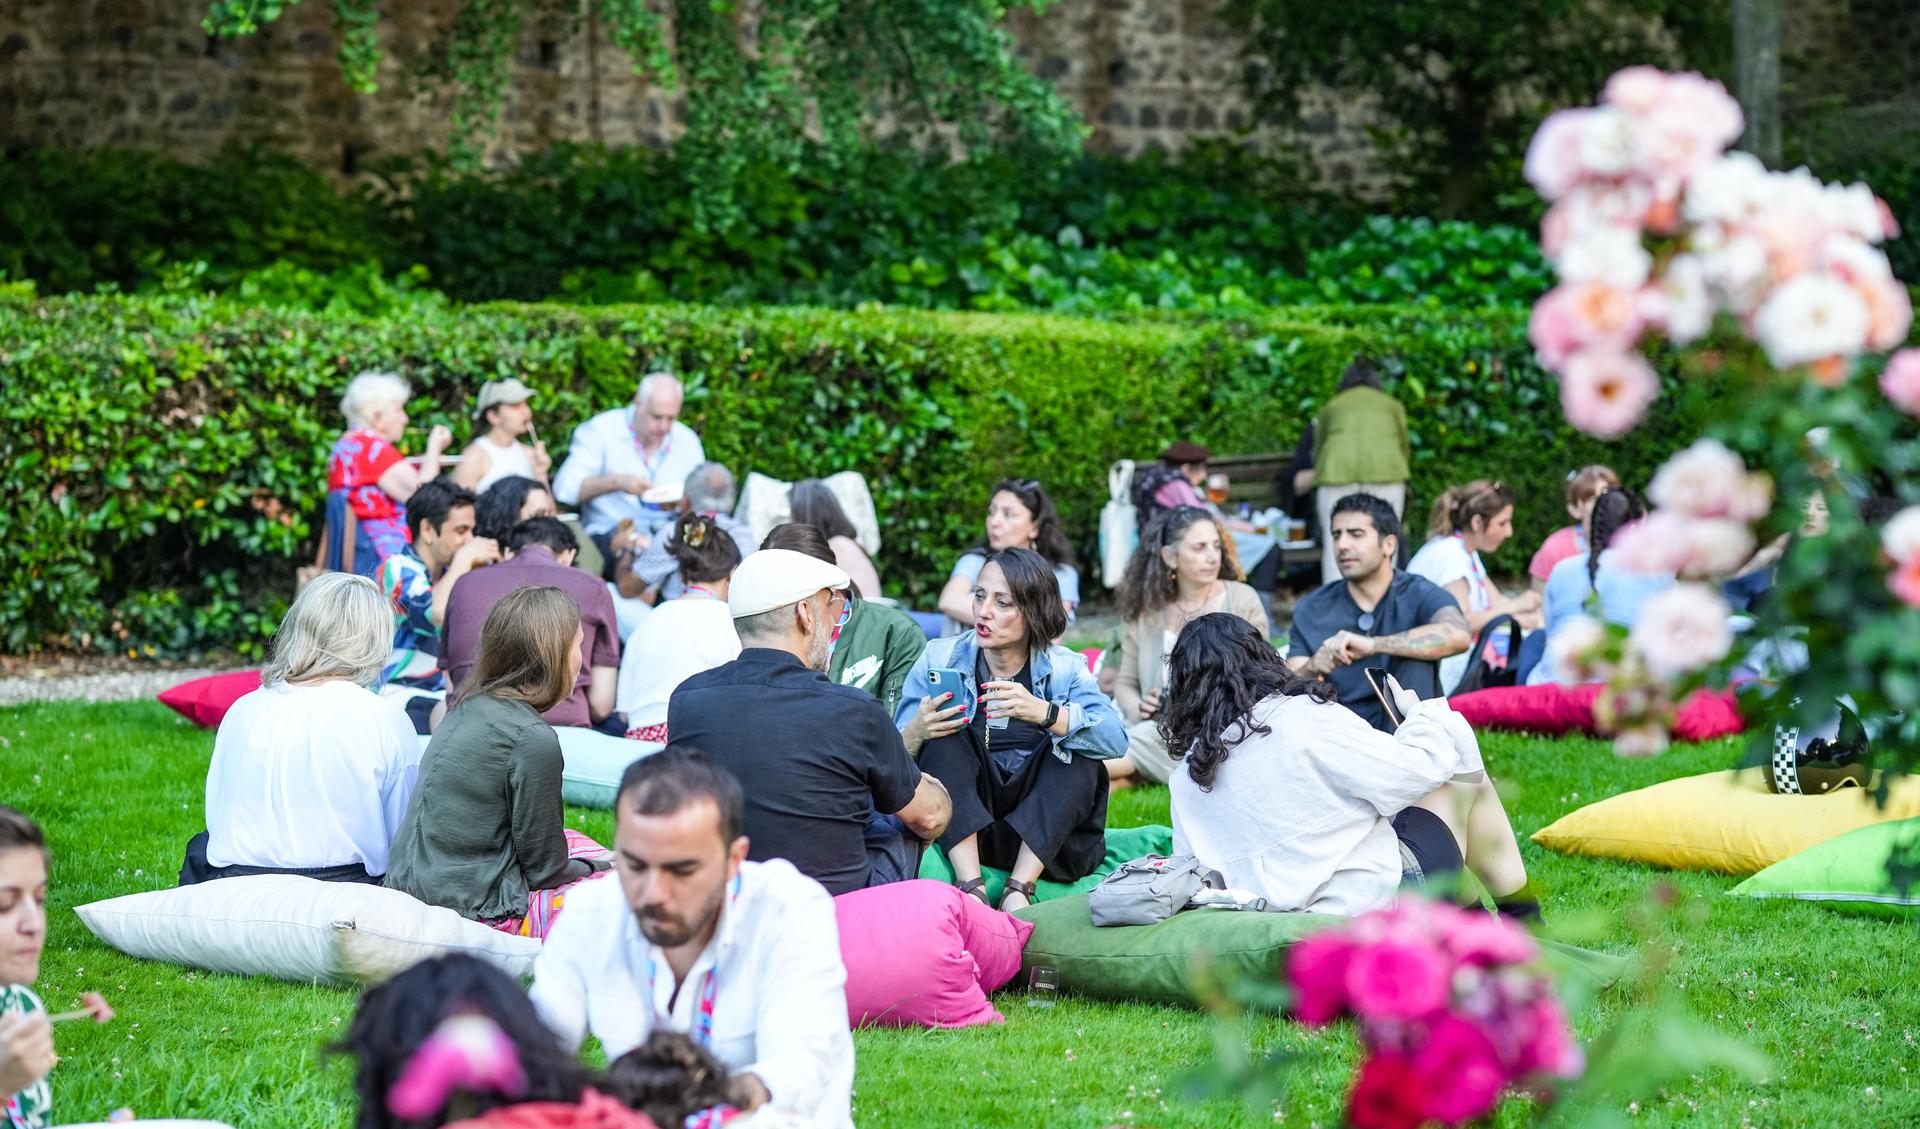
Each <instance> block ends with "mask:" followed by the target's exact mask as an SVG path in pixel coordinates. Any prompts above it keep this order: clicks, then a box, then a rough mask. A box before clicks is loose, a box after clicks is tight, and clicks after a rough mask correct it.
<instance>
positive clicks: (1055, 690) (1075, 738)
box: [893, 634, 1127, 764]
mask: <svg viewBox="0 0 1920 1129" xmlns="http://www.w3.org/2000/svg"><path fill="white" fill-rule="evenodd" d="M979 653H980V645H979V643H978V642H976V641H975V639H974V637H973V636H972V635H971V634H968V635H955V636H951V637H949V638H946V639H935V640H933V641H932V642H930V643H928V644H927V648H926V650H924V651H922V652H920V660H919V661H918V662H916V663H914V664H913V669H912V670H910V671H908V672H907V682H906V685H905V686H902V687H901V688H900V707H899V708H898V709H896V710H895V711H894V716H893V723H894V725H895V726H904V725H906V724H907V722H909V721H912V720H913V715H914V713H915V712H917V711H918V710H919V709H920V703H921V701H922V700H924V699H925V698H926V696H927V694H928V693H929V691H930V690H931V687H930V686H929V685H928V682H927V672H928V671H930V670H933V669H934V668H936V667H949V668H952V669H954V670H961V671H965V672H966V673H967V675H968V677H972V675H973V670H974V666H975V659H976V658H977V657H978V655H979ZM1031 664H1032V669H1031V671H1030V673H1031V674H1032V676H1033V696H1034V697H1036V698H1039V699H1040V700H1041V701H1043V702H1058V703H1060V708H1061V709H1062V710H1064V711H1065V712H1066V715H1067V735H1066V736H1065V737H1055V738H1054V739H1053V755H1054V756H1056V757H1058V758H1059V759H1060V761H1061V763H1063V764H1064V763H1066V762H1068V761H1071V760H1072V759H1073V754H1075V753H1079V754H1080V755H1081V756H1083V757H1087V758H1089V759H1091V760H1101V761H1104V760H1112V759H1113V758H1115V757H1117V756H1121V755H1122V754H1124V753H1125V752H1126V751H1127V726H1126V723H1125V722H1124V721H1122V720H1121V719H1120V711H1119V710H1118V709H1117V708H1115V707H1114V704H1113V700H1112V699H1111V698H1108V697H1107V696H1106V695H1105V694H1102V693H1101V692H1100V683H1099V681H1098V680H1097V679H1095V678H1094V676H1093V673H1092V672H1091V671H1089V670H1088V669H1087V661H1086V659H1085V658H1083V657H1081V656H1080V655H1078V654H1076V653H1074V652H1073V651H1069V650H1068V649H1066V648H1065V647H1057V646H1056V647H1048V648H1046V649H1044V650H1036V651H1034V652H1033V658H1032V659H1031Z"/></svg>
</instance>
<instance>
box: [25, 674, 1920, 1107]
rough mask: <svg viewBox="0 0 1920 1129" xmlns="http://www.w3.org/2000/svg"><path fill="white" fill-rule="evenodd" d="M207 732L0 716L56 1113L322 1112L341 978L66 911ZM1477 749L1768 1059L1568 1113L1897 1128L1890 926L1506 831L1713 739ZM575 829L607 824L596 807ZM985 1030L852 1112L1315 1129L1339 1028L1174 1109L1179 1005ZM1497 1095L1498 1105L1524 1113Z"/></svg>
mask: <svg viewBox="0 0 1920 1129" xmlns="http://www.w3.org/2000/svg"><path fill="white" fill-rule="evenodd" d="M212 747H213V735H212V733H210V732H208V731H205V730H199V729H195V728H193V727H191V726H190V725H188V724H187V723H185V722H184V721H181V720H178V719H176V718H175V717H174V716H173V715H172V714H171V713H169V712H168V711H167V710H165V709H164V708H163V707H161V706H159V705H157V704H152V703H137V704H118V705H81V704H67V703H60V704H53V705H32V706H25V707H20V708H15V709H5V710H0V799H4V800H5V802H8V803H11V804H15V805H17V806H19V807H21V808H24V809H25V810H26V811H27V812H28V813H30V814H32V815H33V816H35V817H36V818H38V819H39V820H40V821H41V822H42V823H43V824H44V825H45V826H46V828H47V831H48V834H49V835H50V837H51V839H52V844H53V850H54V853H55V859H54V882H53V899H52V903H51V906H50V909H51V911H52V912H51V917H52V922H51V926H50V931H51V936H50V938H49V942H48V945H47V954H46V959H45V961H44V963H43V965H42V969H41V980H40V989H41V992H42V994H43V995H44V996H45V997H46V999H47V1002H48V1004H49V1006H51V1007H53V1008H55V1009H56V1010H58V1009H60V1008H64V1007H68V1006H72V1005H73V1004H74V1002H75V1001H76V1000H77V998H78V996H79V994H80V993H81V992H82V991H85V990H90V989H91V990H99V991H103V992H105V993H106V995H107V997H108V999H110V1000H111V1001H112V1002H113V1004H114V1005H115V1007H116V1008H117V1009H118V1010H119V1016H120V1017H119V1019H118V1020H117V1021H115V1022H114V1023H113V1024H111V1025H109V1026H106V1027H91V1026H85V1027H83V1026H82V1025H79V1024H69V1025H63V1026H62V1028H61V1029H60V1031H59V1050H60V1053H61V1055H62V1057H63V1060H64V1061H63V1063H62V1065H61V1067H60V1068H59V1070H58V1071H57V1072H56V1073H55V1075H54V1085H55V1100H56V1108H57V1111H58V1114H59V1116H60V1117H61V1118H62V1119H63V1120H66V1121H78V1120H89V1119H93V1118H98V1117H102V1116H104V1115H105V1114H106V1113H108V1112H109V1111H111V1110H113V1109H116V1108H118V1107H121V1106H127V1107H130V1108H132V1109H133V1110H134V1111H135V1112H137V1113H139V1114H143V1115H145V1116H149V1117H157V1116H168V1115H170V1116H180V1117H192V1116H197V1117H210V1118H217V1119H221V1120H226V1121H230V1122H233V1123H235V1124H236V1125H240V1126H243V1127H245V1129H264V1127H270V1126H311V1125H344V1124H346V1123H347V1122H348V1121H349V1120H350V1118H351V1116H352V1099H351V1097H350V1095H349V1092H348V1087H347V1070H346V1068H345V1064H344V1063H342V1062H338V1061H329V1060H328V1059H326V1058H324V1057H322V1055H321V1054H320V1050H321V1048H322V1047H323V1046H324V1045H325V1044H326V1043H327V1042H328V1041H330V1040H331V1039H333V1038H334V1037H335V1036H336V1035H338V1033H339V1032H340V1031H341V1030H342V1028H343V1027H344V1026H345V1024H346V1023H347V1021H348V1020H349V1019H350V1018H351V1016H352V1012H353V1006H354V998H353V995H352V994H351V993H349V992H344V991H338V990H334V989H327V988H312V987H300V986H296V985H291V984H283V983H279V982H276V981H268V980H251V979H243V978H239V977H231V976H221V975H213V974H208V973H196V972H191V971H188V970H185V969H180V968H174V967H171V966H167V965H159V964H150V963H146V962H143V961H136V960H132V959H129V958H127V957H123V956H121V955H119V954H118V953H115V952H113V951H112V950H110V949H108V948H106V947H105V946H103V945H101V944H100V943H99V942H97V941H95V940H94V939H93V937H92V935H91V934H89V933H88V932H87V931H86V929H85V928H84V927H83V926H82V925H81V924H80V922H79V920H78V919H77V918H76V917H75V916H74V915H73V914H72V913H71V912H70V910H71V908H72V907H73V906H74V905H76V904H80V903H83V902H87V901H91V900H93V899H97V898H106V897H112V896H115V895H118V894H126V893H132V892H135V891H139V890H149V889H155V888H159V887H162V886H170V885H172V884H173V882H174V878H175V875H176V873H177V872H178V868H179V863H180V854H181V848H182V847H183V846H184V844H185V843H186V840H187V837H188V836H189V835H190V834H192V833H193V832H195V831H197V830H199V829H200V828H201V826H202V819H201V795H202V784H203V780H204V776H205V770H206V765H207V758H208V756H209V754H210V753H211V751H212ZM1486 753H1487V760H1488V762H1489V765H1490V766H1491V767H1492V769H1493V770H1494V772H1495V773H1496V775H1497V776H1498V778H1499V779H1500V780H1501V781H1502V782H1503V784H1504V785H1506V786H1508V787H1509V788H1510V796H1509V802H1508V806H1509V810H1510V811H1511V813H1512V815H1513V818H1514V821H1515V823H1516V825H1517V826H1518V829H1519V830H1520V832H1521V835H1522V841H1523V844H1524V845H1525V849H1526V851H1527V862H1528V865H1529V866H1530V867H1531V868H1532V871H1533V874H1534V879H1535V882H1536V885H1538V886H1539V887H1540V888H1541V889H1542V890H1543V891H1544V892H1545V894H1546V907H1547V914H1548V916H1549V918H1550V919H1551V920H1553V921H1556V922H1559V923H1562V924H1563V925H1565V926H1569V927H1572V928H1574V929H1575V930H1576V931H1578V932H1579V933H1580V935H1579V936H1578V937H1577V938H1574V939H1577V940H1580V941H1582V942H1583V943H1586V944H1589V945H1592V946H1594V947H1596V948H1600V949H1604V950H1606V951H1610V952H1615V953H1622V954H1624V953H1630V952H1632V951H1633V949H1634V945H1635V937H1636V934H1635V933H1634V931H1633V926H1631V925H1630V924H1629V919H1630V917H1631V916H1632V915H1633V911H1634V910H1635V909H1636V908H1637V907H1639V906H1641V905H1642V904H1643V903H1644V902H1645V900H1646V895H1647V890H1648V888H1649V887H1650V886H1652V885H1655V884H1660V883H1666V884H1671V887H1672V888H1673V889H1674V890H1676V891H1677V892H1678V894H1679V895H1680V898H1681V905H1680V907H1679V909H1678V911H1677V912H1675V913H1673V914H1671V915H1670V916H1668V917H1667V918H1665V919H1664V922H1665V923H1664V924H1662V925H1661V926H1659V928H1660V929H1661V930H1663V931H1664V932H1663V934H1662V935H1663V936H1665V937H1666V938H1667V940H1669V941H1670V943H1671V944H1672V945H1673V946H1674V949H1675V954H1676V955H1675V959H1674V962H1673V964H1672V965H1671V967H1670V969H1669V971H1668V973H1667V978H1668V984H1669V987H1670V988H1671V989H1672V990H1674V991H1675V992H1676V993H1677V994H1679V995H1680V996H1681V997H1683V998H1684V1000H1685V1001H1686V1004H1687V1006H1688V1007H1689V1008H1690V1009H1691V1010H1692V1011H1693V1012H1694V1013H1695V1014H1696V1015H1697V1016H1699V1017H1700V1018H1702V1019H1703V1020H1705V1021H1707V1022H1708V1023H1709V1024H1710V1025H1711V1026H1712V1027H1714V1028H1715V1029H1717V1030H1719V1031H1721V1032H1724V1033H1727V1034H1732V1035H1737V1036H1741V1037H1743V1038H1745V1039H1747V1040H1749V1041H1750V1042H1751V1043H1752V1045H1753V1046H1755V1047H1756V1048H1758V1049H1759V1050H1760V1051H1761V1052H1763V1053H1764V1054H1765V1055H1766V1056H1767V1057H1768V1058H1769V1059H1770V1060H1771V1064H1772V1065H1771V1068H1770V1070H1769V1071H1768V1073H1767V1075H1766V1077H1765V1078H1764V1080H1758V1081H1755V1080H1748V1079H1746V1078H1741V1077H1736V1076H1732V1075H1728V1074H1721V1073H1708V1074H1705V1075H1700V1076H1693V1077H1686V1078H1683V1079H1681V1080H1680V1081H1679V1082H1678V1083H1677V1084H1674V1085H1672V1086H1670V1087H1669V1088H1667V1089H1666V1090H1664V1091H1662V1092H1660V1093H1658V1094H1656V1095H1653V1096H1651V1097H1648V1098H1646V1099H1644V1100H1642V1101H1641V1102H1640V1103H1639V1104H1638V1106H1637V1107H1636V1108H1635V1109H1633V1110H1631V1111H1629V1110H1628V1108H1627V1102H1626V1100H1625V1099H1624V1098H1620V1099H1619V1100H1613V1099H1611V1098H1608V1099H1597V1101H1598V1104H1597V1105H1596V1106H1595V1107H1593V1108H1590V1109H1589V1110H1587V1111H1585V1112H1590V1113H1603V1112H1613V1113H1620V1114H1625V1115H1628V1116H1630V1117H1631V1121H1632V1123H1633V1124H1648V1125H1668V1124H1687V1125H1712V1126H1723V1125H1724V1126H1731V1125H1740V1124H1754V1125H1769V1126H1771V1125H1808V1126H1814V1125H1818V1126H1836V1125H1848V1126H1851V1125H1913V1124H1916V1123H1920V1088H1916V1085H1915V1083H1916V1081H1920V1077H1917V1076H1920V1045H1916V1039H1920V988H1917V987H1916V982H1917V981H1920V977H1916V963H1915V960H1914V955H1913V954H1914V949H1915V942H1916V941H1920V936H1916V933H1915V931H1914V929H1913V927H1912V926H1910V925H1898V924H1891V923H1887V922H1881V921H1873V920H1866V919H1856V918H1848V917H1842V916H1839V915H1835V914H1832V913H1829V912H1826V911H1823V910H1820V909H1818V908H1816V907H1813V906H1808V905H1801V904H1779V903H1763V902H1749V901H1747V900H1745V899H1734V898H1729V897H1725V896H1723V895H1724V894H1725V892H1726V890H1728V889H1729V888H1730V887H1731V886H1732V885H1733V880H1731V879H1727V878H1722V877H1718V876H1713V875H1702V874H1671V875H1669V874H1662V873H1659V872H1655V871H1651V870H1648V869H1645V868H1642V867H1636V866H1627V865H1622V864H1617V863H1608V862H1600V861H1593V860H1584V859H1567V858H1560V857H1558V856H1555V855H1551V854H1547V853H1545V852H1542V851H1539V850H1537V849H1536V848H1534V847H1533V846H1532V845H1531V844H1526V843H1525V836H1526V835H1527V834H1528V833H1530V832H1531V831H1533V830H1535V829H1536V828H1539V827H1541V826H1543V825H1544V824H1546V823H1548V822H1550V821H1551V820H1552V819H1554V818H1555V817H1557V816H1559V815H1560V814H1562V813H1564V812H1566V811H1568V810H1570V809H1572V808H1574V807H1577V806H1579V805H1581V804H1584V803H1587V802H1589V801H1592V800H1597V799H1600V798H1602V797H1604V796H1608V795H1612V794H1615V793H1617V792H1621V791H1625V790H1628V789H1631V788H1636V787H1640V786H1642V785H1645V784H1650V783H1653V782H1655V781H1658V780H1662V779H1665V778H1668V777H1673V776H1680V775H1686V774H1689V773H1694V772H1701V771H1707V770H1711V769H1715V768H1721V767H1725V766H1727V765H1728V764H1730V763H1732V761H1733V760H1734V758H1735V757H1736V755H1737V750H1736V748H1735V746H1734V744H1733V743H1731V742H1725V743H1721V744H1716V745H1708V746H1685V747H1680V748H1676V749H1675V750H1673V751H1671V752H1669V753H1668V754H1667V755H1665V756H1663V757H1660V758H1657V759H1653V760H1647V761H1621V760H1618V759H1616V758H1615V757H1614V756H1613V755H1612V754H1611V753H1610V752H1609V751H1608V749H1607V747H1606V746H1605V745H1603V744H1601V743H1599V742H1595V741H1584V740H1567V741H1540V740H1533V739H1527V738H1516V737H1492V738H1489V739H1487V741H1486ZM569 814H570V816H571V817H572V821H573V824H574V825H575V826H577V827H579V828H580V829H581V830H583V831H586V832H588V833H590V834H593V835H595V836H597V837H600V838H601V839H602V840H603V841H610V836H611V833H612V827H611V819H610V816H609V813H606V812H588V811H574V812H570V813H569ZM1166 819H1167V798H1166V792H1165V790H1164V789H1149V790H1144V791H1135V792H1128V793H1120V794H1118V795H1116V796H1115V799H1114V803H1113V814H1112V821H1113V823H1114V824H1115V825H1116V826H1119V825H1130V824H1138V823H1147V822H1165V821H1166ZM1628 997H1629V994H1628V993H1627V992H1624V991H1615V992H1613V993H1610V994H1608V995H1607V996H1605V997H1603V998H1602V1000H1601V1002H1600V1004H1599V1006H1597V1007H1596V1008H1594V1009H1593V1010H1591V1011H1589V1012H1587V1013H1586V1014H1584V1015H1583V1016H1581V1017H1580V1019H1579V1021H1578V1024H1577V1026H1578V1027H1579V1029H1580V1033H1581V1035H1582V1037H1583V1038H1590V1037H1592V1036H1593V1035H1594V1034H1595V1033H1596V1032H1598V1031H1599V1030H1601V1029H1602V1028H1604V1027H1605V1026H1606V1025H1607V1024H1608V1023H1609V1022H1610V1021H1611V1020H1612V1019H1613V1018H1614V1017H1615V1016H1616V1015H1617V1014H1618V1013H1619V1012H1620V1011H1621V1010H1622V1009H1625V1008H1628V1007H1631V1006H1633V1003H1634V1001H1633V1000H1632V999H1631V998H1628ZM998 1003H999V1004H1000V1006H1001V1008H1002V1010H1004V1011H1005V1012H1006V1016H1007V1023H1006V1025H1005V1026H1002V1027H994V1028H976V1029H973V1030H967V1031H917V1030H916V1031H890V1030H889V1031H865V1032H861V1033H860V1034H858V1035H857V1036H856V1041H857V1043H858V1047H859V1055H860V1063H859V1073H858V1077H857V1080H856V1090H855V1099H854V1104H855V1114H856V1117H857V1119H858V1120H859V1122H860V1124H861V1125H863V1126H921V1125H1007V1126H1029V1125H1042V1124H1045V1125H1049V1126H1107V1125H1163V1126H1185V1125H1274V1124H1284V1125H1297V1126H1308V1125H1316V1124H1318V1125H1332V1124H1334V1123H1336V1122H1337V1118H1338V1111H1339V1109H1340V1106H1341V1098H1342V1094H1343V1091H1344V1087H1345V1084H1346V1077H1347V1072H1348V1070H1349V1069H1350V1067H1351V1064H1352V1061H1353V1054H1354V1044H1353V1040H1352V1037H1351V1035H1350V1034H1347V1033H1346V1032H1344V1031H1341V1030H1334V1031H1328V1032H1311V1031H1307V1030H1305V1029H1302V1028H1300V1027H1298V1026H1296V1025H1293V1024H1291V1023H1288V1022H1286V1021H1284V1020H1280V1019H1276V1018H1271V1017H1265V1018H1260V1019H1257V1020H1255V1021H1253V1022H1252V1023H1250V1024H1249V1026H1248V1032H1249V1035H1250V1038H1251V1039H1252V1042H1253V1044H1254V1049H1255V1050H1256V1051H1257V1052H1259V1053H1267V1052H1272V1051H1277V1050H1291V1051H1299V1052H1303V1061H1304V1062H1305V1064H1306V1065H1304V1066H1303V1067H1302V1068H1300V1069H1299V1070H1297V1071H1296V1072H1294V1073H1292V1074H1290V1075H1289V1076H1288V1080H1287V1084H1286V1087H1285V1089H1284V1090H1283V1091H1282V1097H1281V1100H1280V1101H1279V1102H1278V1103H1276V1104H1273V1105H1265V1104H1263V1105H1261V1106H1259V1107H1257V1108H1248V1107H1247V1106H1246V1105H1244V1104H1242V1103H1240V1102H1238V1101H1230V1100H1224V1099H1221V1100H1214V1101H1208V1102H1201V1103H1186V1102H1183V1101H1181V1100H1179V1099H1177V1098H1176V1097H1175V1096H1174V1090H1175V1085H1174V1083H1175V1082H1176V1081H1177V1080H1178V1078H1179V1077H1180V1076H1181V1075H1182V1074H1184V1073H1185V1072H1187V1071H1190V1070H1192V1069H1193V1068H1195V1067H1197V1066H1200V1065H1202V1064H1203V1063H1205V1062H1207V1061H1209V1060H1210V1058H1211V1057H1212V1054H1213V1048H1214V1044H1215V1039H1216V1032H1217V1028H1216V1026H1215V1024H1214V1021H1213V1020H1211V1019H1210V1018H1208V1017H1206V1016H1203V1015H1201V1014H1198V1013H1194V1012H1189V1011H1181V1010H1175V1009H1169V1008H1160V1007H1147V1006H1116V1005H1109V1004H1097V1003H1089V1002H1084V1001H1077V1000H1072V999H1067V1000H1062V1001H1060V1003H1059V1004H1058V1005H1057V1006H1055V1007H1052V1008H1037V1007H1031V1006H1029V1005H1028V1004H1027V1002H1026V1001H1025V999H1024V997H1023V996H1022V995H1020V994H1018V993H1004V994H1002V995H1001V996H1000V997H998ZM1519 1106H1520V1103H1517V1102H1515V1103H1509V1105H1508V1107H1507V1108H1506V1109H1505V1110H1503V1112H1502V1117H1501V1121H1502V1122H1503V1123H1517V1122H1518V1121H1519V1120H1520V1118H1521V1116H1522V1115H1523V1114H1524V1113H1525V1110H1524V1109H1522V1108H1519Z"/></svg>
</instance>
